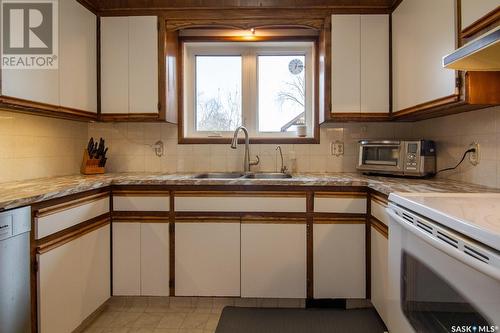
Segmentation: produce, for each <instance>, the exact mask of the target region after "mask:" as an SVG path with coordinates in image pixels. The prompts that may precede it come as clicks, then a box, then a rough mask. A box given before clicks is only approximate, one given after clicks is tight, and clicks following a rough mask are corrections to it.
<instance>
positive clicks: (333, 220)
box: [314, 217, 366, 224]
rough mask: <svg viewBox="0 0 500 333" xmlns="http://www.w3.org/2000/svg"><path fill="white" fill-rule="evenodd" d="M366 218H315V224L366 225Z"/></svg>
mask: <svg viewBox="0 0 500 333" xmlns="http://www.w3.org/2000/svg"><path fill="white" fill-rule="evenodd" d="M365 223H366V218H365V217H358V218H355V217H351V218H350V217H330V218H327V217H315V218H314V224H365Z"/></svg>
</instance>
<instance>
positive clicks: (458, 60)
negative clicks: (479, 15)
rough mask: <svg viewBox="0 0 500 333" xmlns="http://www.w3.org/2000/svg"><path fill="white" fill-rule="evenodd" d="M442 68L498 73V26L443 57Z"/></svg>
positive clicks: (499, 44) (499, 33) (499, 48)
mask: <svg viewBox="0 0 500 333" xmlns="http://www.w3.org/2000/svg"><path fill="white" fill-rule="evenodd" d="M443 67H445V68H449V69H458V70H464V71H500V26H498V27H496V28H495V29H493V30H491V31H488V32H487V33H485V34H484V35H482V36H479V37H478V38H476V39H474V40H472V41H470V42H469V43H467V44H465V45H464V46H462V47H461V48H459V49H457V50H455V51H454V52H453V53H450V54H448V55H447V56H444V57H443Z"/></svg>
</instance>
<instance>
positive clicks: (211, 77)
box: [195, 56, 242, 132]
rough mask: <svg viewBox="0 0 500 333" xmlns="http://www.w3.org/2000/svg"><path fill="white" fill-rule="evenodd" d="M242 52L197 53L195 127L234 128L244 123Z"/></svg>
mask: <svg viewBox="0 0 500 333" xmlns="http://www.w3.org/2000/svg"><path fill="white" fill-rule="evenodd" d="M241 65H242V61H241V56H197V57H196V105H195V107H196V130H197V131H204V132H227V131H234V130H235V129H236V128H237V127H238V126H240V125H241V119H242V108H241V81H242V78H241V76H242V74H241Z"/></svg>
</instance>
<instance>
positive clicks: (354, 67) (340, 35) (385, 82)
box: [332, 15, 389, 113]
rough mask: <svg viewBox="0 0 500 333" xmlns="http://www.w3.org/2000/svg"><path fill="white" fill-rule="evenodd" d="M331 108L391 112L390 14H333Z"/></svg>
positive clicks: (356, 111)
mask: <svg viewBox="0 0 500 333" xmlns="http://www.w3.org/2000/svg"><path fill="white" fill-rule="evenodd" d="M332 111H333V112H334V113H361V112H362V113H388V112H389V16H388V15H332Z"/></svg>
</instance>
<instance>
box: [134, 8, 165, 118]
mask: <svg viewBox="0 0 500 333" xmlns="http://www.w3.org/2000/svg"><path fill="white" fill-rule="evenodd" d="M128 47H129V50H128V51H129V65H128V71H129V113H158V21H157V18H156V16H134V17H129V44H128Z"/></svg>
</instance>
